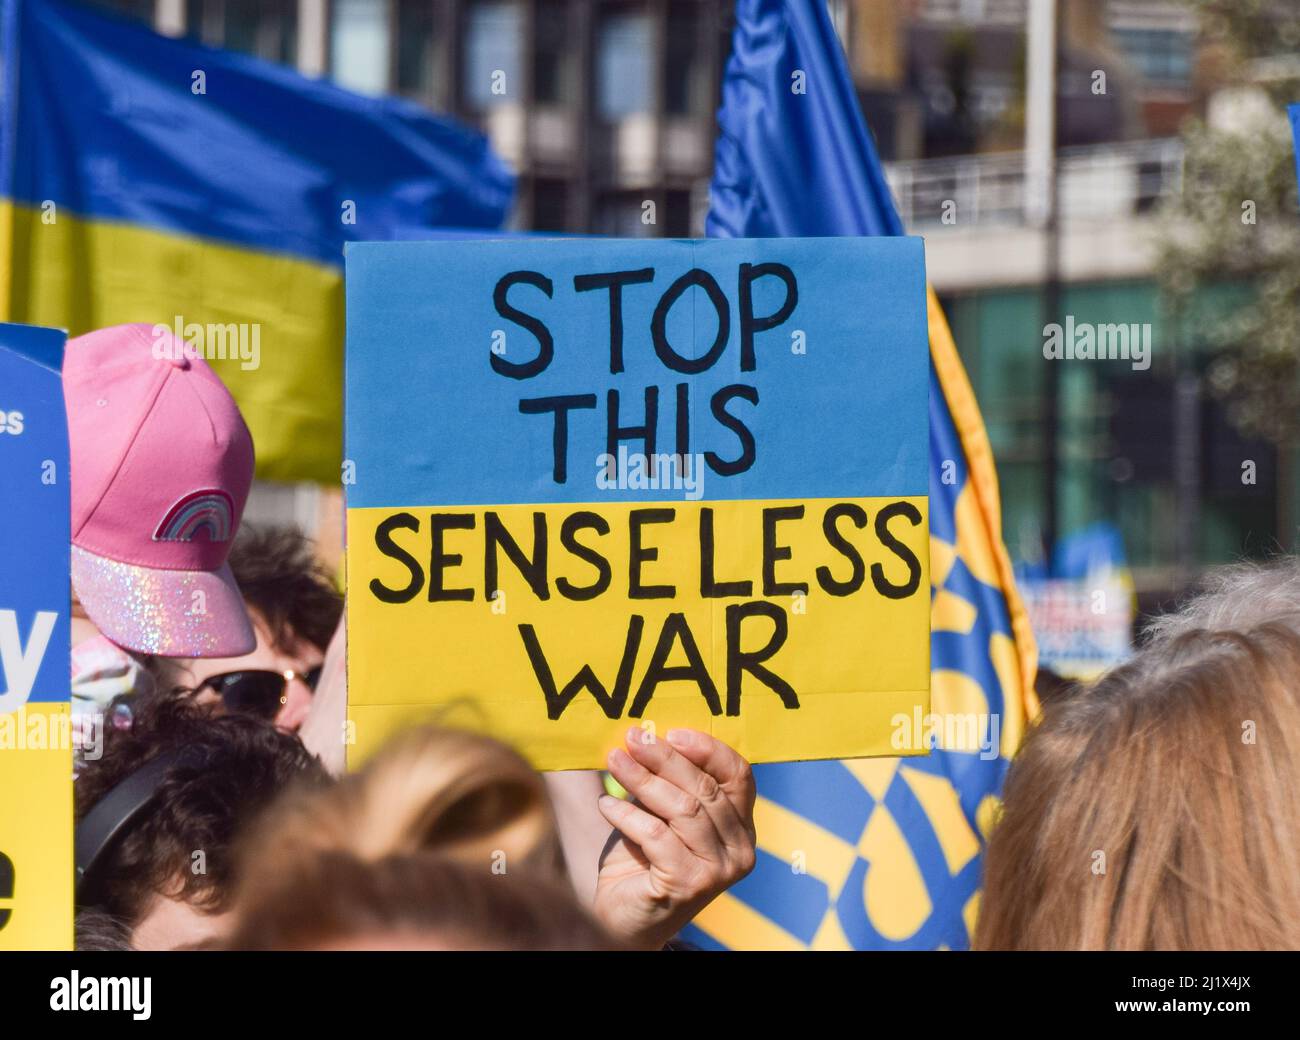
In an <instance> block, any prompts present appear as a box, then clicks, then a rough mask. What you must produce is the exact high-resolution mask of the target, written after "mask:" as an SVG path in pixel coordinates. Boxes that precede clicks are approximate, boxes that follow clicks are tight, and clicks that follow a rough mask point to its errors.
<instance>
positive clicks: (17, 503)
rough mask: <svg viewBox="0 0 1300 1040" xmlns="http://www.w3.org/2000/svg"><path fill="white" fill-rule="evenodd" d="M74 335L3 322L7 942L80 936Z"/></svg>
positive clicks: (1, 925) (1, 770) (45, 945)
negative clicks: (70, 368) (72, 647)
mask: <svg viewBox="0 0 1300 1040" xmlns="http://www.w3.org/2000/svg"><path fill="white" fill-rule="evenodd" d="M64 339H65V336H64V334H63V333H62V332H60V331H57V330H54V329H40V328H33V327H31V326H26V325H2V324H0V488H3V489H4V497H3V500H2V501H3V508H4V521H3V523H0V666H2V667H0V678H2V679H3V682H2V683H0V949H7V950H21V949H70V948H71V945H72V884H73V880H72V879H73V860H72V741H71V726H70V723H71V718H70V714H69V711H70V708H69V696H70V690H69V679H68V675H69V670H68V667H69V666H68V652H69V647H68V639H69V625H70V620H69V617H70V611H69V595H70V588H71V578H70V575H69V563H68V556H69V544H70V540H71V534H70V531H69V525H70V522H71V521H70V506H69V500H68V426H67V419H66V417H65V414H64V408H63V383H62V379H61V378H60V371H61V369H62V365H63V344H64Z"/></svg>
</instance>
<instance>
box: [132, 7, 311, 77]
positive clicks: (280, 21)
mask: <svg viewBox="0 0 1300 1040" xmlns="http://www.w3.org/2000/svg"><path fill="white" fill-rule="evenodd" d="M151 6H152V5H151ZM185 32H186V34H187V35H188V36H192V37H194V38H195V39H198V40H201V41H202V42H204V43H206V44H209V45H210V46H213V47H225V48H227V49H228V50H232V51H240V52H241V53H243V54H251V55H253V56H254V57H256V58H265V59H266V60H267V61H275V62H279V63H280V64H282V65H294V64H296V62H297V58H298V4H297V2H296V0H270V2H265V3H259V2H257V0H188V2H187V3H186V5H185Z"/></svg>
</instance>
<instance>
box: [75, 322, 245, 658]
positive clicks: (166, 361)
mask: <svg viewBox="0 0 1300 1040" xmlns="http://www.w3.org/2000/svg"><path fill="white" fill-rule="evenodd" d="M194 353H195V352H194V351H193V350H192V349H191V348H189V347H188V346H187V345H186V344H184V343H183V342H182V341H180V340H178V339H177V338H176V337H175V336H173V335H172V334H171V333H170V332H168V331H167V330H166V326H161V325H160V326H152V325H117V326H114V327H113V328H108V329H100V330H98V331H97V332H91V333H88V334H86V335H85V336H78V337H77V338H76V339H72V340H69V341H68V346H67V352H66V355H65V357H64V363H63V395H64V399H65V401H66V402H67V408H68V435H69V447H70V450H71V469H72V472H71V482H72V488H71V490H72V587H73V588H74V589H75V590H76V593H77V598H78V599H79V600H80V601H81V605H82V606H83V607H84V608H85V610H86V614H87V615H88V616H89V618H90V620H91V621H93V622H94V623H95V625H96V626H97V627H98V628H99V630H100V631H101V632H102V633H103V634H104V635H106V636H107V637H108V638H109V639H111V640H112V641H113V642H114V643H117V644H118V645H119V646H121V647H124V648H126V649H127V650H134V651H136V652H137V653H144V654H157V655H159V656H162V657H239V656H241V655H243V654H246V653H250V652H251V651H252V650H253V648H254V646H255V645H256V639H255V637H254V635H253V629H252V626H251V625H250V624H249V620H248V614H247V612H246V611H245V609H244V601H243V597H242V596H240V594H239V588H238V586H236V584H235V578H234V575H233V574H231V571H230V565H229V564H228V563H227V562H226V557H227V556H228V555H229V553H230V546H231V542H232V540H233V539H234V536H235V532H236V531H237V530H238V529H239V520H240V518H241V517H242V516H243V513H244V503H245V502H246V501H247V500H248V491H249V488H250V487H251V486H252V483H253V438H252V436H251V435H250V434H249V432H248V427H247V426H245V425H244V419H243V416H241V415H240V414H239V408H238V406H237V405H236V404H235V400H234V398H233V397H231V396H230V391H229V390H227V389H226V387H225V385H224V384H223V383H222V382H221V380H220V378H219V377H218V376H217V374H216V373H215V372H213V371H212V369H211V368H210V367H209V366H208V364H207V362H205V361H204V360H202V358H199V357H195V356H192V355H193V354H194Z"/></svg>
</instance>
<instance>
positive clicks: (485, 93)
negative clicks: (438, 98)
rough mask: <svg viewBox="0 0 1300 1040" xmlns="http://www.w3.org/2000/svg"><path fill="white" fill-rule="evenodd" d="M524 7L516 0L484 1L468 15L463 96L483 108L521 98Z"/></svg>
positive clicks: (474, 106)
mask: <svg viewBox="0 0 1300 1040" xmlns="http://www.w3.org/2000/svg"><path fill="white" fill-rule="evenodd" d="M523 29H524V26H523V9H522V7H521V6H520V5H519V4H518V3H516V2H514V0H480V2H478V3H475V4H472V5H471V6H470V8H469V10H468V11H467V12H466V17H465V42H464V70H463V76H464V79H463V80H462V81H461V98H462V100H463V101H464V103H465V106H466V107H467V108H470V109H472V110H477V111H482V110H483V109H486V108H492V107H493V106H494V105H500V104H503V103H504V102H507V101H511V100H514V101H516V102H518V101H519V100H521V99H520V81H519V77H520V74H521V72H520V70H521V69H522V66H523V62H522V61H520V57H521V54H522V52H523Z"/></svg>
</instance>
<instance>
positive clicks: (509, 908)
mask: <svg viewBox="0 0 1300 1040" xmlns="http://www.w3.org/2000/svg"><path fill="white" fill-rule="evenodd" d="M225 946H226V948H228V949H232V950H615V949H618V948H619V947H618V944H617V943H615V942H614V940H613V939H611V938H610V936H609V935H608V934H607V933H606V932H605V931H604V930H603V929H602V928H601V927H600V925H598V924H597V923H596V922H595V920H593V919H592V917H591V916H590V915H589V914H588V913H587V912H586V911H585V910H584V909H583V908H582V907H581V906H580V905H579V903H578V901H577V898H576V897H575V896H574V893H573V890H572V888H571V887H569V886H568V885H567V884H565V883H564V882H562V881H558V880H556V879H554V878H552V877H548V876H544V875H543V876H538V875H536V874H531V873H529V872H528V871H526V870H520V869H516V870H512V871H507V872H504V873H493V872H492V871H491V870H489V869H488V868H487V866H486V865H485V864H476V865H471V864H470V863H467V862H463V861H460V860H455V859H450V858H448V857H446V856H442V855H439V854H437V853H431V852H420V853H412V854H406V855H396V856H386V857H383V858H380V859H377V860H376V859H362V858H360V857H357V856H355V855H351V854H349V853H346V852H330V851H322V852H317V853H314V854H313V855H311V856H310V857H309V858H308V859H307V860H305V861H303V862H301V863H299V864H298V869H297V870H295V872H294V874H293V881H292V887H289V886H287V885H284V886H279V887H276V886H272V887H271V888H269V889H264V890H262V891H261V892H260V894H259V895H258V897H257V898H255V899H253V900H252V901H250V902H249V903H247V904H244V905H242V906H241V908H240V912H239V913H238V915H237V917H236V922H235V925H234V927H233V930H232V932H231V934H230V936H229V938H228V939H227V940H226V943H225Z"/></svg>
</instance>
